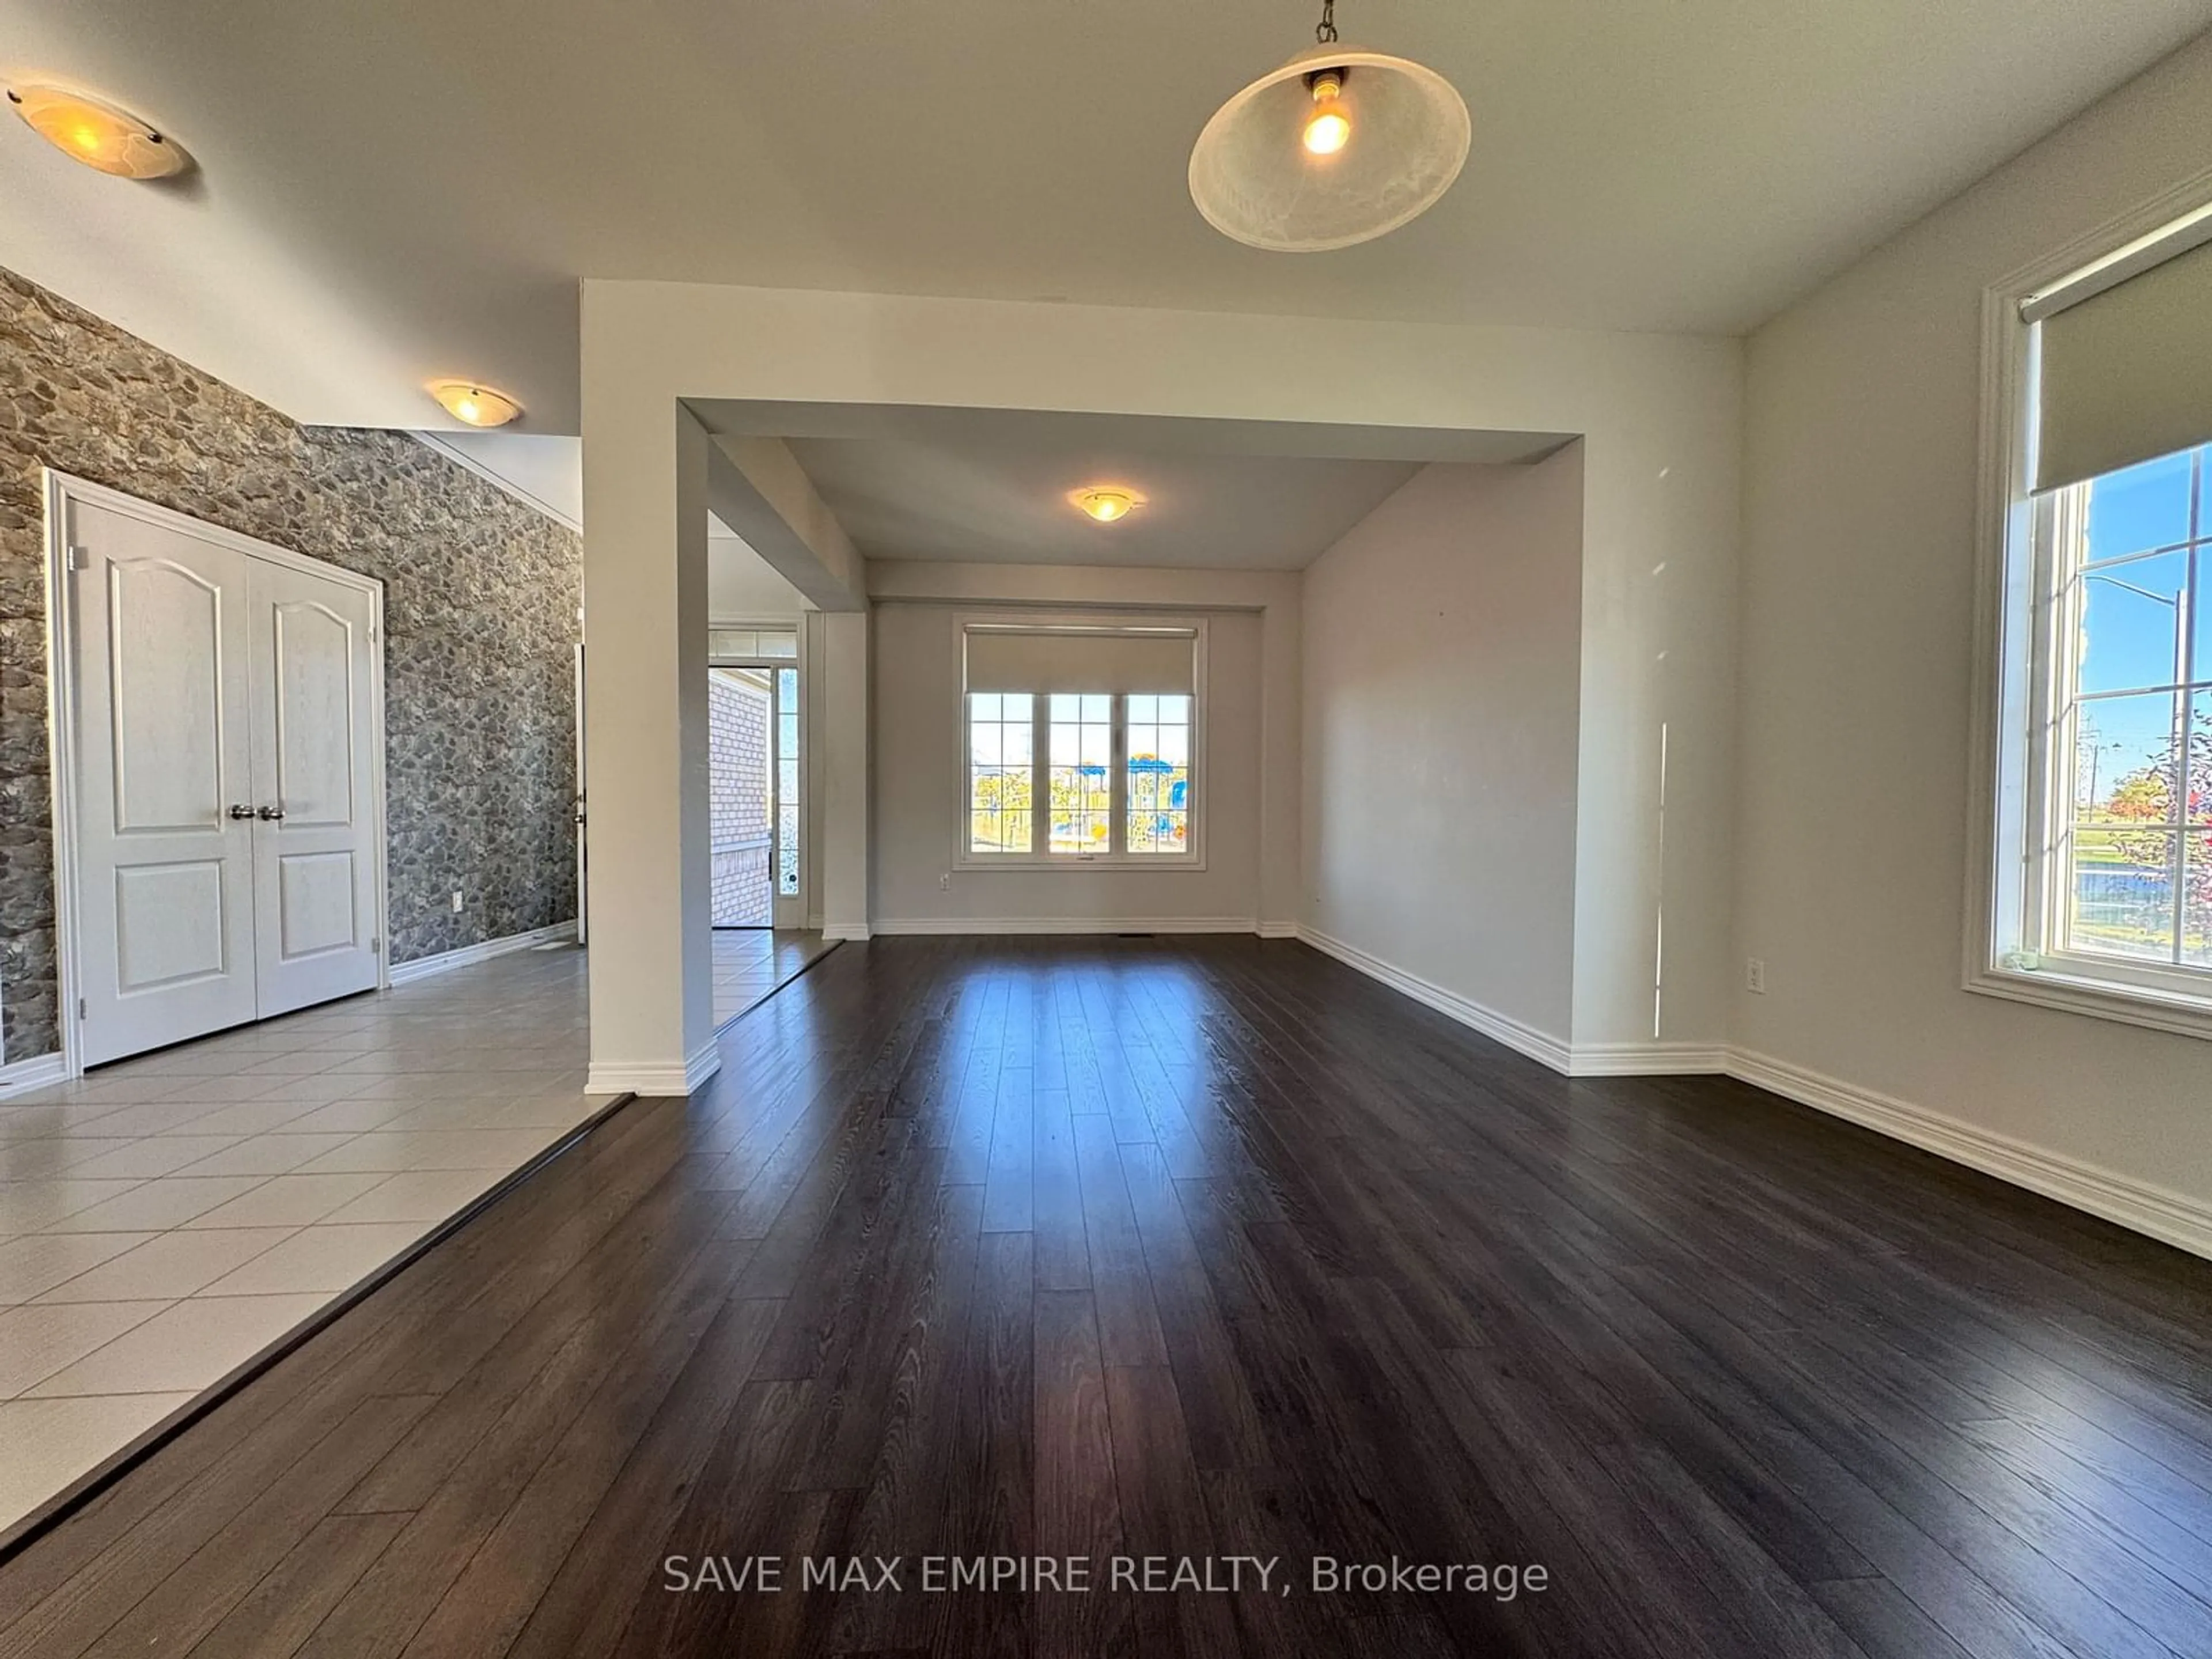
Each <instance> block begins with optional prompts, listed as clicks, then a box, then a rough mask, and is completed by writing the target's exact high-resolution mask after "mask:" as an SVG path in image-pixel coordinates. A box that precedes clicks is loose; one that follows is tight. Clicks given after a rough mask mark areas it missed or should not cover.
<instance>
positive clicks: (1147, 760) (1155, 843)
mask: <svg viewBox="0 0 2212 1659" xmlns="http://www.w3.org/2000/svg"><path fill="white" fill-rule="evenodd" d="M1130 701H1131V703H1132V705H1134V703H1135V702H1136V699H1134V698H1132V699H1131V700H1130ZM1145 702H1146V704H1147V705H1148V708H1147V712H1148V714H1151V715H1152V718H1151V719H1148V720H1142V721H1139V720H1137V719H1136V718H1135V716H1134V714H1132V716H1131V719H1130V721H1129V758H1128V770H1127V793H1128V818H1127V827H1126V829H1125V830H1124V836H1125V837H1126V839H1127V843H1128V848H1129V851H1130V852H1132V853H1147V854H1178V853H1185V852H1188V851H1189V849H1190V808H1191V801H1190V726H1189V724H1188V722H1189V719H1190V699H1189V698H1188V696H1158V697H1147V698H1146V699H1145Z"/></svg>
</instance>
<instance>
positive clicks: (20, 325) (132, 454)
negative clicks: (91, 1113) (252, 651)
mask: <svg viewBox="0 0 2212 1659" xmlns="http://www.w3.org/2000/svg"><path fill="white" fill-rule="evenodd" d="M42 466H52V467H54V468H57V469H58V470H59V471H64V472H70V473H75V474H76V475H77V476H78V477H85V478H90V479H92V480H94V482H95V483H103V484H107V485H110V486H112V488H114V489H122V490H126V491H128V492H129V493H131V495H137V496H139V497H141V498H143V499H144V500H146V501H155V502H158V503H160V504H161V506H163V507H173V508H174V509H176V510H177V511H179V512H180V513H190V514H191V516H192V517H194V518H197V519H202V520H207V521H209V522H210V523H213V524H218V525H222V526H225V527H227V528H228V529H231V530H234V531H238V532H242V533H244V534H246V535H249V536H255V537H258V538H261V539H262V540H264V541H269V542H274V543H276V544H278V545H279V546H283V547H287V548H290V549H292V550H295V551H297V552H301V553H305V554H308V555H310V556H313V557H315V558H318V559H322V560H325V561H327V562H330V563H331V564H336V565H342V566H343V567H344V568H347V569H349V570H354V571H358V572H361V573H362V574H367V575H371V576H379V577H381V578H382V579H383V580H384V584H385V624H386V647H385V701H386V761H385V779H386V795H387V797H388V820H389V826H390V831H391V847H390V854H389V860H388V864H389V870H390V884H391V908H392V960H393V961H394V962H395V963H398V962H408V961H411V960H413V959H414V958H416V957H425V956H431V955H435V954H436V953H437V952H439V951H450V950H453V949H456V948H458V947H459V946H461V945H475V944H480V943H483V941H485V940H488V939H497V938H500V937H501V936H503V935H506V934H509V933H522V932H525V931H526V930H528V929H531V928H535V927H550V926H551V925H553V924H554V923H556V922H562V921H570V920H572V919H573V918H574V916H575V914H576V863H575V832H574V824H573V822H572V797H573V794H574V787H575V766H574V755H575V738H574V733H575V707H574V703H575V697H574V668H573V665H572V664H573V657H572V654H571V652H572V645H573V642H574V640H575V638H576V607H577V605H578V604H579V603H580V600H581V596H582V589H583V548H582V544H581V542H580V539H579V538H577V537H576V536H575V535H574V534H573V533H572V532H569V531H567V530H564V529H562V527H561V526H558V525H556V524H554V523H552V522H550V520H547V519H545V518H544V516H543V515H542V514H539V513H533V512H532V511H531V510H530V509H528V508H527V507H523V506H522V505H521V504H520V503H519V502H517V501H513V499H512V498H510V497H508V496H507V495H502V494H501V492H500V491H499V490H498V489H495V488H494V487H493V486H492V485H491V484H489V483H486V482H485V481H483V479H481V478H479V477H477V476H476V475H474V474H473V473H471V472H468V471H465V470H463V469H462V468H460V467H458V466H456V465H453V463H451V462H449V461H447V460H446V459H444V458H443V457H442V456H440V455H438V454H436V453H434V452H433V451H431V450H429V449H428V448H426V447H423V446H422V444H420V443H417V442H416V441H415V440H413V439H412V438H410V437H407V436H406V435H404V434H400V433H392V432H356V431H346V430H340V429H336V428H303V427H301V426H298V425H296V424H295V423H294V422H291V421H289V420H288V419H286V418H285V417H284V416H282V415H280V414H278V413H277V412H276V410H273V409H270V408H268V407H267V406H265V405H264V404H258V403H256V402H255V401H254V400H253V399H252V398H248V397H246V395H245V394H244V393H243V392H238V391H236V390H234V388H232V387H230V386H225V385H224V384H222V382H221V381H219V380H214V379H212V378H210V376H208V375H206V374H201V373H200V372H199V371H198V370H197V369H195V368H191V367H190V366H189V365H187V364H185V363H183V362H179V361H178V360H177V359H175V358H173V357H171V356H167V354H166V353H164V352H161V351H159V350H156V349H155V348H154V347H152V346H150V345H148V344H147V343H145V342H143V341H142V340H138V339H136V338H133V337H131V336H130V335H128V334H125V332H123V331H122V330H120V329H118V328H116V327H115V326H113V325H112V324H109V323H107V322H106V321H103V320H102V319H100V318H98V317H95V316H94V315H93V314H92V313H89V312H87V311H84V310H82V309H81V308H80V307H76V306H73V305H70V303H68V302H67V301H64V300H62V299H60V298H58V296H56V295H52V294H49V293H47V292H46V290H45V289H40V288H39V287H37V286H36V285H35V284H33V283H27V282H26V281H24V280H23V279H22V278H21V277H19V276H15V275H14V274H13V273H11V272H9V271H5V270H0V1014H3V1015H4V1025H0V1039H4V1052H5V1054H6V1057H7V1058H8V1060H10V1061H14V1060H27V1059H30V1058H32V1057H33V1056H36V1055H39V1054H50V1053H52V1052H53V1051H54V1049H55V1048H58V1046H59V1044H58V1036H57V1033H56V1029H55V1018H56V1009H55V998H56V979H55V957H54V948H55V947H54V893H53V848H52V830H51V811H52V803H51V800H50V799H49V771H48V757H47V746H46V588H45V580H46V578H45V560H46V550H45V529H44V523H45V504H44V500H43V497H42V493H41V491H42V486H41V481H40V468H41V467H42ZM456 888H458V889H459V890H461V891H462V892H463V893H464V894H465V896H466V897H465V904H466V907H467V908H465V909H464V910H463V911H462V912H461V914H459V915H454V914H453V910H452V908H451V903H450V896H451V894H452V893H453V890H455V889H456Z"/></svg>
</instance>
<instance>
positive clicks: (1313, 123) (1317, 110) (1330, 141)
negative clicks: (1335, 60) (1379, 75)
mask: <svg viewBox="0 0 2212 1659" xmlns="http://www.w3.org/2000/svg"><path fill="white" fill-rule="evenodd" d="M1343 92H1344V78H1343V76H1341V75H1340V74H1338V73H1337V72H1336V71H1335V70H1326V71H1324V72H1323V73H1322V74H1319V75H1316V76H1314V79H1313V100H1314V112H1313V113H1312V114H1311V115H1310V116H1308V117H1307V118H1306V130H1305V146H1306V149H1307V151H1308V152H1309V153H1310V154H1311V155H1335V154H1336V153H1337V151H1339V150H1340V149H1343V148H1344V147H1345V145H1346V144H1347V143H1350V142H1351V141H1352V118H1351V117H1350V116H1349V115H1346V113H1345V112H1344V105H1343V103H1342V101H1341V99H1342V95H1343Z"/></svg>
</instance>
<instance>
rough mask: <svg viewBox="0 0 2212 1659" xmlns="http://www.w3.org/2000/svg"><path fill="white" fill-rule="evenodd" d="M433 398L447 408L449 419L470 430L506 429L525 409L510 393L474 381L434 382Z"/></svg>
mask: <svg viewBox="0 0 2212 1659" xmlns="http://www.w3.org/2000/svg"><path fill="white" fill-rule="evenodd" d="M430 395H431V396H432V397H433V398H436V399H437V400H438V401H439V402H440V403H441V404H445V406H446V412H447V414H448V415H451V416H453V418H454V419H455V420H457V421H465V422H468V424H469V425H471V426H505V425H506V424H507V422H509V421H511V420H513V418H514V417H515V416H518V415H520V414H521V413H522V405H521V404H519V403H517V402H515V401H514V399H513V398H510V397H508V396H507V393H505V392H494V391H493V390H492V389H491V388H490V387H489V386H479V385H478V384H477V382H476V381H474V380H433V381H431V382H430Z"/></svg>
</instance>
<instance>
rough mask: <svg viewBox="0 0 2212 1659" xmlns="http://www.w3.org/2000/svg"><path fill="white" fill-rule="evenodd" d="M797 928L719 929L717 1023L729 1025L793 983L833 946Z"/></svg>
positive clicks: (716, 944)
mask: <svg viewBox="0 0 2212 1659" xmlns="http://www.w3.org/2000/svg"><path fill="white" fill-rule="evenodd" d="M830 944H831V941H829V940H828V939H823V937H822V935H821V934H820V933H804V932H801V931H799V929H797V928H792V927H779V928H775V929H773V930H771V929H769V928H766V927H717V928H716V929H715V930H714V1024H715V1026H716V1027H717V1028H718V1029H719V1028H720V1027H721V1026H724V1025H727V1024H729V1023H730V1022H731V1021H732V1020H733V1019H735V1018H737V1017H738V1015H739V1014H742V1013H743V1012H744V1011H745V1010H746V1009H748V1008H750V1007H751V1006H753V1005H754V1004H755V1003H757V1002H758V1001H759V1000H761V999H762V998H763V997H764V996H766V995H768V994H769V993H770V992H771V991H774V990H776V989H778V988H780V987H782V986H785V985H788V984H789V983H790V982H791V981H793V980H794V979H797V978H798V977H799V975H800V974H801V973H803V972H805V969H806V965H807V963H811V962H812V961H813V960H814V959H815V958H816V957H818V956H820V955H822V954H823V952H824V951H827V950H829V947H830Z"/></svg>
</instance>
